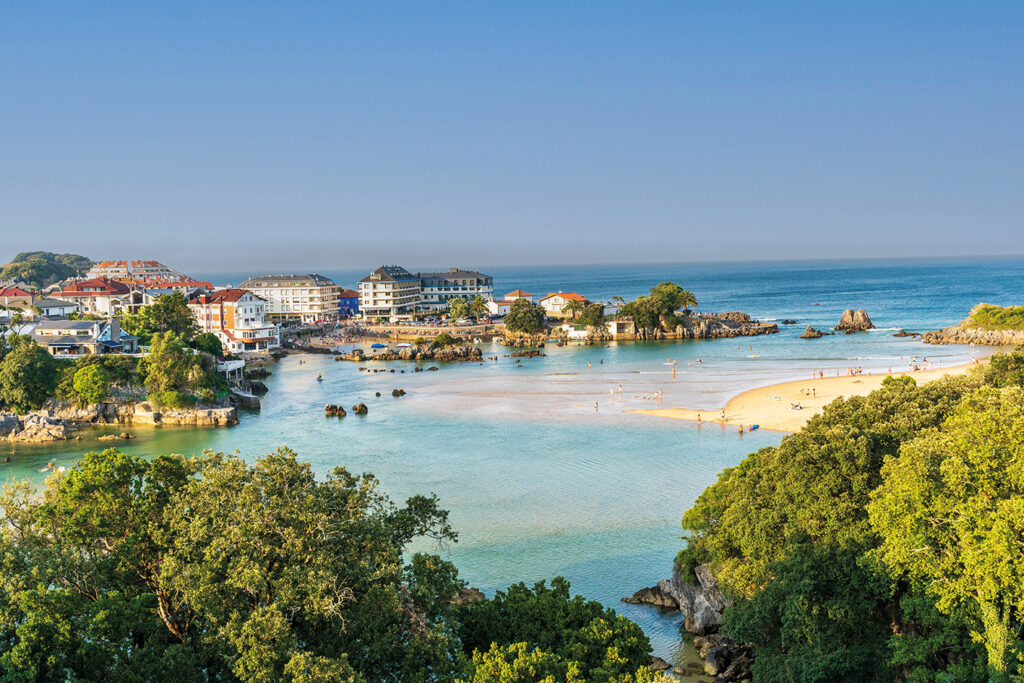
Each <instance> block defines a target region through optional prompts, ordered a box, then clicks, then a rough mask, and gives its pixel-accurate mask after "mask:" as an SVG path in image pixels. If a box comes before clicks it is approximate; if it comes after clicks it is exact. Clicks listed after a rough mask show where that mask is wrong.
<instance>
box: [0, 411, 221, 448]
mask: <svg viewBox="0 0 1024 683" xmlns="http://www.w3.org/2000/svg"><path fill="white" fill-rule="evenodd" d="M115 424H116V425H133V424H142V425H183V426H192V427H227V426H231V425H236V424H238V411H237V409H236V408H234V407H233V406H214V407H205V408H188V409H172V408H157V407H155V406H153V405H152V404H150V403H148V402H146V401H142V402H139V403H121V404H117V403H98V404H94V405H90V406H85V407H78V406H73V405H70V404H67V403H57V402H51V403H49V404H48V405H47V406H46V407H45V408H42V409H41V410H36V411H33V412H31V413H26V414H25V415H15V414H14V413H0V440H5V441H7V442H10V443H46V442H50V441H65V440H68V439H81V438H83V437H82V436H80V435H77V434H76V432H77V431H79V430H80V429H83V428H86V427H98V426H103V425H115ZM129 438H130V437H129Z"/></svg>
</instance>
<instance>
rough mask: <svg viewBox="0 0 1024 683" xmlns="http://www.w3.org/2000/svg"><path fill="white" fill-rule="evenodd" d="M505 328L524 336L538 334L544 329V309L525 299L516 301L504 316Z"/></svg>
mask: <svg viewBox="0 0 1024 683" xmlns="http://www.w3.org/2000/svg"><path fill="white" fill-rule="evenodd" d="M505 328H506V329H507V330H509V331H510V332H522V333H524V334H534V333H536V332H540V331H541V330H543V329H545V315H544V307H543V306H541V305H540V304H535V303H533V302H532V301H529V300H527V299H516V300H515V301H513V302H512V305H511V306H509V311H508V315H506V316H505Z"/></svg>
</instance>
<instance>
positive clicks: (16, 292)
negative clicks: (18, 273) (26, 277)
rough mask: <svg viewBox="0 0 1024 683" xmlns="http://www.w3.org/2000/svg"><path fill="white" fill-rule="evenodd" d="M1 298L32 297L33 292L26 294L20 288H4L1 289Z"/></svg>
mask: <svg viewBox="0 0 1024 683" xmlns="http://www.w3.org/2000/svg"><path fill="white" fill-rule="evenodd" d="M0 296H28V297H31V296H32V292H26V291H25V290H24V289H21V288H20V287H3V288H0Z"/></svg>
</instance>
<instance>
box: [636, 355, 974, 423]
mask: <svg viewBox="0 0 1024 683" xmlns="http://www.w3.org/2000/svg"><path fill="white" fill-rule="evenodd" d="M983 362H985V361H975V362H973V363H968V364H966V365H957V366H953V367H948V368H935V369H931V370H918V371H913V372H911V371H908V372H894V373H893V374H892V375H889V374H887V373H877V374H873V375H858V376H854V377H845V376H844V377H825V378H824V379H806V380H797V381H793V382H782V383H780V384H772V385H770V386H767V387H760V388H757V389H750V390H749V391H744V392H743V393H742V394H739V395H738V396H735V397H733V398H732V399H730V400H729V402H728V403H726V404H725V419H724V420H723V419H722V411H721V409H719V410H689V409H686V408H653V409H645V410H630V411H628V412H631V413H638V414H641V415H653V416H655V417H664V418H669V419H673V420H690V421H693V422H697V421H698V420H699V421H700V422H702V423H703V422H706V423H716V424H723V423H724V424H727V425H733V426H735V427H739V426H741V425H742V426H744V427H749V426H751V425H755V424H756V425H760V428H761V429H772V430H776V431H780V432H796V431H799V430H800V428H801V427H803V426H804V425H805V424H806V423H807V421H808V420H809V419H811V418H812V417H814V416H815V415H817V414H818V413H820V412H821V409H822V407H824V406H825V405H826V404H828V403H831V402H832V401H833V400H835V399H837V398H839V397H840V396H844V397H847V398H849V397H852V396H866V395H867V394H869V393H871V392H872V391H874V390H875V389H878V388H879V387H881V386H882V380H883V379H885V378H886V377H901V376H904V375H906V376H910V377H913V378H914V379H915V380H917V383H918V384H922V383H924V382H929V381H931V380H934V379H938V378H939V377H942V376H943V375H962V374H965V373H966V372H968V371H969V370H970V369H971V368H973V367H976V366H978V365H979V364H981V363H983ZM794 404H797V405H799V406H800V407H801V409H800V410H794V409H793V405H794Z"/></svg>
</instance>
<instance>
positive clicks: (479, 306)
mask: <svg viewBox="0 0 1024 683" xmlns="http://www.w3.org/2000/svg"><path fill="white" fill-rule="evenodd" d="M487 310H488V309H487V300H486V299H484V298H483V297H482V296H480V295H479V294H477V295H476V296H475V297H474V298H473V300H472V301H470V302H469V312H470V313H472V314H473V317H474V318H476V321H477V323H479V322H480V315H481V314H482V313H486V312H487Z"/></svg>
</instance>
